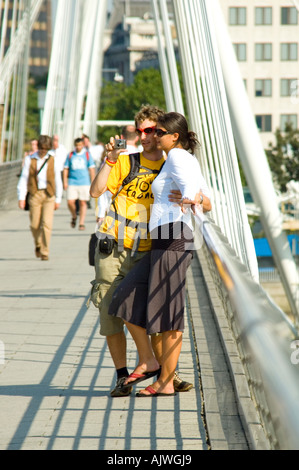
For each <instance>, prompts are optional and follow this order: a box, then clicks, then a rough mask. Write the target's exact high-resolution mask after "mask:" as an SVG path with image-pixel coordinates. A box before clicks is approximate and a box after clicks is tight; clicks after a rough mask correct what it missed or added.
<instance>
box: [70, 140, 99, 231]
mask: <svg viewBox="0 0 299 470" xmlns="http://www.w3.org/2000/svg"><path fill="white" fill-rule="evenodd" d="M74 144H75V150H74V151H73V152H71V153H70V154H69V155H68V156H67V159H66V161H65V164H64V169H63V188H64V189H65V190H66V191H67V194H66V198H67V203H68V208H69V211H70V213H71V215H72V219H71V227H73V228H75V227H76V222H77V208H76V200H78V201H79V230H85V225H84V223H85V217H86V210H87V202H88V201H89V188H90V184H91V181H92V180H93V179H94V177H95V163H94V160H93V158H92V156H91V154H90V152H88V150H86V149H85V148H84V142H83V139H82V138H80V137H79V138H78V139H75V142H74Z"/></svg>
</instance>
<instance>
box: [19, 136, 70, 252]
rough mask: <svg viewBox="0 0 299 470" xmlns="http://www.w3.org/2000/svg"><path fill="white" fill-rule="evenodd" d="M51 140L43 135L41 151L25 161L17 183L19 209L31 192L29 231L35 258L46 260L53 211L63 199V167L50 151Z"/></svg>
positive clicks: (40, 143)
mask: <svg viewBox="0 0 299 470" xmlns="http://www.w3.org/2000/svg"><path fill="white" fill-rule="evenodd" d="M51 148H52V139H51V137H49V136H44V135H42V136H40V137H39V139H38V151H37V152H36V153H34V154H32V155H28V156H26V158H25V161H24V166H23V169H22V173H21V176H20V179H19V183H18V187H17V190H18V200H19V208H20V209H23V210H24V209H25V205H26V195H27V193H29V215H30V229H31V232H32V235H33V239H34V243H35V255H36V257H37V258H41V260H43V261H47V260H48V259H49V249H50V240H51V234H52V226H53V216H54V211H55V210H57V209H58V208H59V206H60V203H61V198H62V192H63V188H62V180H61V173H60V167H59V165H58V164H57V162H56V160H55V159H54V157H53V155H52V154H51V152H50V149H51Z"/></svg>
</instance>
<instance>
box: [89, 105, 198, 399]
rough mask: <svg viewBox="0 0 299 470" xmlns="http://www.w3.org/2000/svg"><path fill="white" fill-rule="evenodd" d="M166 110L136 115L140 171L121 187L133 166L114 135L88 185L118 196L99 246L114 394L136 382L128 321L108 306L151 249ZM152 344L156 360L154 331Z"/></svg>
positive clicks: (103, 330) (103, 324) (96, 192)
mask: <svg viewBox="0 0 299 470" xmlns="http://www.w3.org/2000/svg"><path fill="white" fill-rule="evenodd" d="M163 114H164V111H162V110H160V109H159V108H157V107H155V106H143V107H142V108H141V110H140V111H139V113H137V115H136V116H135V126H136V132H137V133H138V135H139V136H140V141H141V144H142V146H143V152H141V155H140V164H141V170H140V173H141V174H140V175H138V176H137V177H136V178H135V179H134V180H133V181H132V182H131V183H130V184H128V185H126V186H124V187H123V188H121V186H122V182H123V180H124V178H125V177H127V175H128V173H129V171H130V159H129V156H128V155H124V154H123V152H124V150H115V149H114V142H115V141H114V138H111V139H110V143H109V144H108V145H107V146H106V149H107V151H108V154H107V158H106V160H105V164H104V165H103V167H102V169H101V170H100V171H99V173H98V174H97V176H96V177H95V179H94V181H93V182H92V184H91V187H90V195H91V196H92V197H93V198H98V197H100V196H101V195H102V194H103V193H104V192H105V191H106V190H107V189H108V190H109V191H110V192H111V193H112V200H113V199H114V197H115V196H116V195H117V197H115V200H114V202H113V204H112V205H111V206H110V209H109V212H108V214H107V216H106V218H105V220H104V222H103V223H102V225H101V227H100V229H99V230H100V234H99V235H100V238H99V240H98V243H97V247H96V251H95V271H96V282H97V283H98V285H99V292H100V298H101V302H100V334H101V335H103V336H106V339H107V344H108V348H109V351H110V354H111V357H112V360H113V362H114V365H115V368H116V372H117V384H116V387H115V388H114V389H113V390H112V391H111V393H110V394H111V396H112V397H119V396H126V395H129V394H130V393H131V391H132V387H131V386H127V387H124V386H123V383H124V381H125V379H126V377H127V376H128V375H129V374H128V370H127V361H126V349H127V347H126V336H125V333H124V324H123V321H122V320H121V319H120V318H117V317H114V316H111V315H108V310H109V305H110V302H111V298H112V295H113V293H114V291H115V289H116V288H117V286H118V285H119V284H120V282H121V281H122V280H123V279H124V277H125V276H126V275H127V274H128V272H129V271H130V270H131V269H132V267H133V266H134V264H135V263H138V261H139V260H140V259H141V258H142V257H143V256H144V254H145V253H146V252H148V251H149V250H150V249H151V241H150V237H149V235H148V232H147V224H148V222H149V218H150V207H151V204H153V202H154V199H153V194H152V191H151V184H152V182H153V181H154V179H155V177H156V176H157V174H158V172H159V170H160V169H161V167H162V165H163V163H164V161H165V159H164V155H163V152H162V150H158V149H157V144H156V139H155V133H154V131H155V128H156V123H157V121H158V118H159V116H161V115H163ZM121 153H122V155H120V154H121ZM142 167H145V168H147V169H149V170H146V169H144V168H142ZM151 171H152V172H151ZM119 190H120V192H119V194H118V191H119ZM101 241H104V244H103V245H101V246H100V243H101ZM111 241H112V242H111ZM106 242H107V243H106ZM105 243H106V245H105ZM107 247H108V248H107ZM106 248H107V250H106ZM100 249H101V250H102V252H101V251H100ZM105 250H106V252H105ZM133 252H134V253H133ZM152 345H153V349H154V351H155V354H156V357H157V359H158V356H159V354H160V347H159V346H160V337H158V336H153V337H152ZM178 381H179V382H178V388H177V391H186V390H189V389H190V388H192V384H188V383H187V382H183V384H184V386H182V381H181V379H179V378H178ZM174 383H175V382H174Z"/></svg>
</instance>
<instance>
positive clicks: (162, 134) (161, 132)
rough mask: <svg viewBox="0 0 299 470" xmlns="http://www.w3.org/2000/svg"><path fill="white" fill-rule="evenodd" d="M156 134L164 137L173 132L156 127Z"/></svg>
mask: <svg viewBox="0 0 299 470" xmlns="http://www.w3.org/2000/svg"><path fill="white" fill-rule="evenodd" d="M155 134H156V136H157V137H163V136H164V135H167V134H171V132H168V131H163V130H162V129H156V130H155Z"/></svg>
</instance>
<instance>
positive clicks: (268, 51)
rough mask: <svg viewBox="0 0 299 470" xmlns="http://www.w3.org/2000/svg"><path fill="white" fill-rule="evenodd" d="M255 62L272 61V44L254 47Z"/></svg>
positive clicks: (261, 44)
mask: <svg viewBox="0 0 299 470" xmlns="http://www.w3.org/2000/svg"><path fill="white" fill-rule="evenodd" d="M255 60H257V61H261V60H272V44H271V43H259V44H256V45H255Z"/></svg>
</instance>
